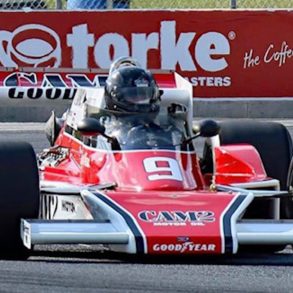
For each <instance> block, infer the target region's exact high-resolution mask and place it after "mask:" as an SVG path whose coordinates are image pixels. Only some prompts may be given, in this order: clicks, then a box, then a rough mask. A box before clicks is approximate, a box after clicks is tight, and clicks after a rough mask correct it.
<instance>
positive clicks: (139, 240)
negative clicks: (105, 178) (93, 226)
mask: <svg viewBox="0 0 293 293" xmlns="http://www.w3.org/2000/svg"><path fill="white" fill-rule="evenodd" d="M93 194H94V195H95V196H96V197H98V198H99V199H100V200H101V201H103V202H104V203H105V204H107V205H108V206H110V207H111V208H112V209H113V210H115V211H116V212H117V213H119V214H120V215H121V216H122V217H123V219H124V220H125V222H126V223H127V225H128V227H129V229H130V230H131V232H132V233H133V235H134V237H135V244H136V252H137V253H138V254H144V253H145V245H144V239H143V235H142V233H141V232H140V230H139V229H138V227H137V225H136V223H135V221H134V220H133V218H132V217H131V216H130V215H129V214H128V213H127V212H126V211H124V210H123V209H122V208H121V207H120V206H119V205H118V204H116V203H115V202H113V201H112V200H110V199H109V198H108V197H106V196H105V195H103V194H101V193H93Z"/></svg>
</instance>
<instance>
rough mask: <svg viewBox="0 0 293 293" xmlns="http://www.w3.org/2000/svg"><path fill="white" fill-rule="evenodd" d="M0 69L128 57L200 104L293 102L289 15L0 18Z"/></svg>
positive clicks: (84, 64)
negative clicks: (170, 78)
mask: <svg viewBox="0 0 293 293" xmlns="http://www.w3.org/2000/svg"><path fill="white" fill-rule="evenodd" d="M0 17H1V25H0V44H1V45H0V64H2V65H3V66H7V67H9V66H33V67H42V66H49V67H75V68H88V67H93V68H109V65H110V63H111V62H112V61H113V59H115V58H117V57H119V56H125V55H132V56H133V57H135V58H137V59H138V60H139V61H140V63H141V64H142V65H143V66H145V67H148V68H153V69H155V68H158V69H171V70H176V71H177V72H179V73H180V74H181V75H183V76H184V77H186V78H188V79H189V80H190V81H191V82H192V83H193V84H194V86H195V96H197V97H293V82H292V81H291V79H292V77H291V74H292V73H293V33H292V32H293V11H270V12H268V11H187V10H180V11H165V10H161V11H131V10H127V11H100V12H98V11H83V12H74V11H68V12H64V11H63V12H61V11H60V12H52V11H51V12H43V11H42V12H27V13H24V12H1V13H0Z"/></svg>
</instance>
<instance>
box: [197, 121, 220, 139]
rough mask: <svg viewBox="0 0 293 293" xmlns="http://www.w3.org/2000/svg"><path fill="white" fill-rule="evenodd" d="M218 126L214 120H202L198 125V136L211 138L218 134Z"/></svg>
mask: <svg viewBox="0 0 293 293" xmlns="http://www.w3.org/2000/svg"><path fill="white" fill-rule="evenodd" d="M220 129H221V128H220V125H219V124H218V123H217V122H216V121H215V120H203V121H202V122H201V123H200V125H199V132H200V136H202V137H212V136H215V135H217V134H219V132H220Z"/></svg>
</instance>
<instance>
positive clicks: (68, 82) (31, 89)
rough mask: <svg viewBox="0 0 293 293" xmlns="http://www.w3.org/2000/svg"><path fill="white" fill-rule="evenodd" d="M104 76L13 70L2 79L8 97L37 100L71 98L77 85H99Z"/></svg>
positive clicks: (102, 82)
mask: <svg viewBox="0 0 293 293" xmlns="http://www.w3.org/2000/svg"><path fill="white" fill-rule="evenodd" d="M105 80H106V76H105V75H100V74H94V75H93V76H92V78H90V77H89V76H88V75H87V74H63V75H62V74H58V73H55V74H53V73H44V74H42V75H41V76H40V75H38V74H37V73H25V72H14V73H11V74H9V75H8V76H7V77H6V78H5V79H4V81H3V86H7V87H9V88H8V97H9V98H10V99H14V100H19V99H30V100H38V99H41V98H45V99H48V100H57V99H63V100H72V99H73V98H74V96H75V93H76V88H78V87H101V86H103V85H104V84H105Z"/></svg>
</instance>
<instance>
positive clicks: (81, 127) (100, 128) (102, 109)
mask: <svg viewBox="0 0 293 293" xmlns="http://www.w3.org/2000/svg"><path fill="white" fill-rule="evenodd" d="M124 61H125V60H124ZM126 61H127V62H128V63H130V65H129V64H128V65H127V66H129V67H136V66H137V65H136V64H135V62H134V61H133V60H131V59H127V60H126ZM127 62H126V63H127ZM120 63H121V60H119V62H116V63H115V64H114V65H113V68H112V69H111V71H110V74H112V73H113V72H117V71H119V70H120V68H122V67H127V66H125V65H123V66H122V65H121V64H120ZM131 63H133V64H131ZM153 76H154V78H155V81H156V84H158V85H159V89H156V90H157V91H156V95H158V97H159V100H160V101H159V108H156V107H155V106H153V105H152V110H151V111H149V110H147V109H146V110H145V113H143V112H142V111H133V112H131V111H130V112H131V113H130V112H128V111H125V110H124V111H122V112H121V113H118V110H117V109H118V108H115V107H114V108H112V109H110V108H109V107H107V101H106V99H107V98H105V96H106V93H105V90H104V88H106V91H107V84H106V87H104V86H103V87H96V88H93V87H92V88H78V89H77V91H76V94H75V97H74V100H73V102H72V105H71V107H70V109H69V110H68V111H67V112H66V113H65V115H64V117H63V119H57V118H56V117H55V115H54V113H53V114H52V116H51V118H50V119H49V121H48V122H47V125H46V133H47V136H48V138H49V141H50V143H51V145H52V147H51V148H49V149H47V150H44V151H43V152H42V153H41V154H39V155H38V161H39V162H38V167H37V162H36V159H35V155H34V152H33V150H32V147H31V146H30V145H28V144H25V143H14V142H5V143H1V145H0V160H1V162H2V164H1V167H0V174H1V185H2V187H1V190H2V195H1V197H0V209H1V213H0V226H1V231H2V236H3V237H2V240H1V243H0V248H1V251H2V252H3V253H4V254H6V255H10V256H19V255H27V251H28V250H27V249H30V248H32V246H33V245H34V244H103V245H105V247H107V249H110V250H111V251H116V252H123V253H129V254H141V255H143V254H151V255H155V254H174V255H181V254H194V255H196V254H199V255H200V254H225V253H237V252H238V251H239V248H241V247H244V248H245V247H249V249H255V250H257V248H258V247H261V248H260V249H261V251H263V250H264V249H267V250H270V251H277V250H280V249H281V248H282V247H284V246H285V245H287V244H291V243H293V221H292V220H291V219H292V218H293V204H292V193H291V185H292V166H290V161H291V157H292V142H291V138H290V135H289V133H288V131H287V129H286V128H285V127H284V126H283V125H281V124H279V123H272V122H255V121H247V120H238V121H236V122H235V121H233V122H232V121H226V122H222V123H217V122H215V121H213V120H203V121H202V122H199V123H196V124H193V100H192V86H191V84H189V83H188V81H186V80H185V79H183V78H182V77H181V76H179V75H178V74H176V73H174V72H154V73H153ZM109 84H110V86H112V85H113V84H111V82H110V83H109ZM109 84H108V85H109ZM135 85H136V86H137V87H138V88H139V91H141V89H143V90H145V87H148V85H147V81H146V80H145V79H143V78H142V79H139V80H138V79H136V81H135ZM113 88H114V90H115V89H117V87H115V86H113ZM118 88H119V86H118ZM109 93H110V94H111V95H112V91H111V90H109V92H108V93H107V94H109ZM128 93H129V92H128ZM120 94H121V93H120V92H119V95H118V93H117V92H115V93H114V94H113V97H118V99H122V98H121V97H122V96H121V95H120ZM126 94H127V93H126ZM123 99H126V97H125V95H124V96H123ZM146 100H147V98H145V97H144V98H142V99H141V100H139V101H138V106H139V107H140V106H141V105H144V104H145V103H146ZM132 102H133V98H130V100H128V104H127V107H131V105H132ZM154 104H155V103H154ZM155 108H156V111H153V109H155ZM113 109H114V110H113ZM115 110H117V111H115ZM153 112H155V115H153ZM150 117H151V118H150ZM197 137H204V138H205V146H204V151H203V154H199V153H198V150H197V146H196V139H197ZM19 231H20V233H19ZM19 234H20V235H21V237H20V235H19Z"/></svg>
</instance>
